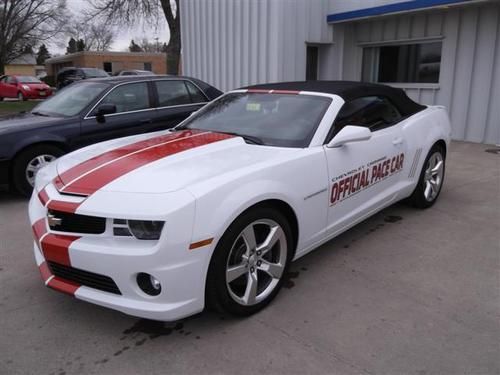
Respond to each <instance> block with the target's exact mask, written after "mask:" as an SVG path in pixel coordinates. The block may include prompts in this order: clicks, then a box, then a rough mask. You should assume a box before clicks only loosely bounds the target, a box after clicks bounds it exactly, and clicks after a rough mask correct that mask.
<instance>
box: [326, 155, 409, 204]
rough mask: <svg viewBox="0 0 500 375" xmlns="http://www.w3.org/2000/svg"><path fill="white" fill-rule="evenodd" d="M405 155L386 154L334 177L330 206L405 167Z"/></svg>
mask: <svg viewBox="0 0 500 375" xmlns="http://www.w3.org/2000/svg"><path fill="white" fill-rule="evenodd" d="M404 158H405V155H404V154H403V153H402V154H398V155H395V156H392V157H387V156H384V157H382V158H379V159H377V160H373V161H371V162H369V163H368V164H366V165H361V166H359V167H358V168H356V169H353V170H351V171H349V172H345V173H343V174H341V175H340V176H337V177H334V178H333V179H332V188H331V194H330V206H333V205H335V204H337V203H339V202H342V201H343V200H344V199H347V198H349V197H352V196H353V195H355V194H357V193H359V192H360V191H362V190H365V189H368V188H369V187H370V186H373V185H375V184H376V183H378V182H380V181H383V180H385V179H386V178H389V177H390V176H392V175H394V174H396V173H398V172H400V171H401V170H402V169H403V162H404Z"/></svg>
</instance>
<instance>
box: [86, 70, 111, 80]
mask: <svg viewBox="0 0 500 375" xmlns="http://www.w3.org/2000/svg"><path fill="white" fill-rule="evenodd" d="M82 71H83V72H84V73H85V76H86V77H88V78H91V77H109V74H108V73H106V72H105V71H104V70H101V69H95V68H82Z"/></svg>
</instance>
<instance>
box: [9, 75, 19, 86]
mask: <svg viewBox="0 0 500 375" xmlns="http://www.w3.org/2000/svg"><path fill="white" fill-rule="evenodd" d="M7 83H10V84H15V83H17V80H16V79H15V78H14V77H10V76H9V77H7Z"/></svg>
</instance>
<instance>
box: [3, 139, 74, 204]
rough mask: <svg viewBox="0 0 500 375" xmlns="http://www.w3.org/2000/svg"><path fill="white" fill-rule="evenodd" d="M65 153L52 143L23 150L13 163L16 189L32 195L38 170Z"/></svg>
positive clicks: (13, 177) (13, 179)
mask: <svg viewBox="0 0 500 375" xmlns="http://www.w3.org/2000/svg"><path fill="white" fill-rule="evenodd" d="M63 154H64V152H63V151H62V150H61V149H60V148H58V147H56V146H54V145H50V144H39V145H35V146H32V147H30V148H28V149H26V150H24V151H22V152H21V153H20V154H19V155H17V156H16V157H15V159H14V162H13V163H12V183H13V185H14V187H15V188H16V190H17V191H18V192H19V193H21V194H23V195H25V196H29V195H31V192H32V191H33V187H34V185H35V178H36V175H37V173H38V171H39V170H40V169H42V168H43V167H45V166H46V165H47V164H48V163H50V162H52V161H54V160H56V159H57V158H58V157H59V156H61V155H63Z"/></svg>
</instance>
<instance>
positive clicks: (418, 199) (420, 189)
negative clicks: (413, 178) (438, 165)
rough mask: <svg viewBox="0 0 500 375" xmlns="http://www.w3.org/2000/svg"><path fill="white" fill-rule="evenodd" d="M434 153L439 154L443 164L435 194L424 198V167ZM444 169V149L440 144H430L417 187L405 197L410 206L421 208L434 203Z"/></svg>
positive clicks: (440, 186)
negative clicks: (430, 197) (429, 197)
mask: <svg viewBox="0 0 500 375" xmlns="http://www.w3.org/2000/svg"><path fill="white" fill-rule="evenodd" d="M436 153H438V154H439V155H440V156H441V159H442V162H443V164H442V168H443V170H442V176H441V181H440V183H439V186H438V187H437V193H436V194H435V196H433V197H432V199H428V198H426V195H425V188H426V169H428V168H429V160H430V159H431V157H432V156H433V155H434V154H436ZM445 169H446V155H445V151H444V149H443V147H442V146H440V145H439V144H435V145H434V146H432V148H431V150H430V151H429V153H428V154H427V157H426V158H425V161H424V164H423V167H422V171H421V172H420V176H419V179H418V184H417V187H416V188H415V190H414V191H413V193H412V195H411V196H410V197H409V198H408V199H407V202H408V203H409V204H410V205H411V206H413V207H416V208H421V209H424V208H429V207H431V206H432V205H434V203H436V201H437V199H438V197H439V194H440V193H441V189H442V187H443V182H444V176H445Z"/></svg>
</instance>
